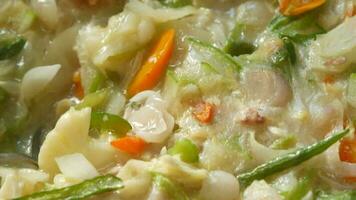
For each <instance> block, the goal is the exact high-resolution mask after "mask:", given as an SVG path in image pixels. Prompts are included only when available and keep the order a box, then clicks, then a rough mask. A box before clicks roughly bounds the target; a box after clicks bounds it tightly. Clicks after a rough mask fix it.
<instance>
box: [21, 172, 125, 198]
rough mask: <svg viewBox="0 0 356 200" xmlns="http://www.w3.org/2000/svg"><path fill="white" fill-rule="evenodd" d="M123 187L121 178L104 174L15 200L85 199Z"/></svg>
mask: <svg viewBox="0 0 356 200" xmlns="http://www.w3.org/2000/svg"><path fill="white" fill-rule="evenodd" d="M123 187H124V185H123V183H122V181H121V179H119V178H117V177H115V176H113V175H106V176H99V177H96V178H93V179H91V180H87V181H84V182H82V183H79V184H77V185H72V186H69V187H64V188H60V189H54V190H49V191H43V192H38V193H34V194H31V195H28V196H24V197H20V198H17V199H15V200H50V199H53V200H54V199H61V200H81V199H87V198H88V197H91V196H94V195H97V194H100V193H104V192H110V191H114V190H118V189H121V188H123Z"/></svg>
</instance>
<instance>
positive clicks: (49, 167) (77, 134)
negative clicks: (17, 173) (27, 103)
mask: <svg viewBox="0 0 356 200" xmlns="http://www.w3.org/2000/svg"><path fill="white" fill-rule="evenodd" d="M90 113H91V109H90V108H85V109H82V110H75V109H74V108H71V109H70V110H69V111H67V112H66V113H64V114H63V115H62V116H61V117H60V119H59V120H58V122H57V124H56V126H55V128H54V129H53V130H52V131H50V132H49V133H48V135H47V137H46V139H45V141H44V142H43V144H42V146H41V149H40V153H39V155H38V164H39V167H40V169H42V170H44V171H45V172H47V173H49V174H50V175H52V176H53V175H55V174H57V173H58V172H59V168H58V166H57V164H56V161H55V158H57V157H60V156H63V155H67V154H73V153H81V154H83V155H84V156H85V157H86V158H87V159H88V160H89V161H90V162H91V163H92V164H93V165H94V167H95V168H96V169H99V170H100V169H102V168H104V167H107V166H108V165H110V164H113V163H115V162H116V161H117V160H118V159H125V158H124V156H123V155H122V154H120V152H119V151H116V150H115V149H114V148H113V147H112V146H111V145H110V144H109V140H110V138H98V139H94V138H91V137H90V136H89V135H88V134H89V125H90V116H91V114H90ZM73 170H74V169H73Z"/></svg>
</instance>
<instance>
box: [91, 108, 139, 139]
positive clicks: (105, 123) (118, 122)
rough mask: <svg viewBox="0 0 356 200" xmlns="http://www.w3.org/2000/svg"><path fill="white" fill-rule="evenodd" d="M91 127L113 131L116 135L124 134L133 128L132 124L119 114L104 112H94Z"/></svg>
mask: <svg viewBox="0 0 356 200" xmlns="http://www.w3.org/2000/svg"><path fill="white" fill-rule="evenodd" d="M90 127H91V128H95V129H99V130H103V131H111V132H113V133H114V134H115V135H118V136H122V135H125V134H126V133H127V132H128V131H130V130H131V129H132V127H131V125H130V124H129V123H128V122H127V121H126V120H125V119H123V118H121V117H120V116H118V115H113V114H109V113H104V112H92V113H91V121H90Z"/></svg>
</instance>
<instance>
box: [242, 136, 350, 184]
mask: <svg viewBox="0 0 356 200" xmlns="http://www.w3.org/2000/svg"><path fill="white" fill-rule="evenodd" d="M348 132H349V129H346V130H343V131H341V132H339V133H336V134H334V135H332V136H330V137H327V138H325V139H323V140H321V141H319V142H316V143H314V144H312V145H310V146H307V147H304V148H301V149H298V150H296V151H295V152H291V153H288V154H286V155H283V156H280V157H277V158H275V159H273V160H271V161H269V162H267V163H265V164H262V165H260V166H258V167H256V168H255V169H253V170H252V171H250V172H247V173H244V174H241V175H239V176H238V177H237V178H238V180H239V182H240V183H241V184H242V185H244V186H247V185H249V184H250V183H251V182H252V181H254V180H260V179H263V178H265V177H267V176H270V175H272V174H275V173H277V172H281V171H283V170H285V169H289V168H291V167H294V166H297V165H299V164H300V163H302V162H304V161H306V160H309V159H310V158H312V157H314V156H316V155H318V154H320V153H322V152H324V151H325V150H326V149H328V148H329V147H330V146H331V145H333V144H334V143H336V142H337V141H338V140H339V139H341V138H342V137H344V136H345V135H346V134H347V133H348Z"/></svg>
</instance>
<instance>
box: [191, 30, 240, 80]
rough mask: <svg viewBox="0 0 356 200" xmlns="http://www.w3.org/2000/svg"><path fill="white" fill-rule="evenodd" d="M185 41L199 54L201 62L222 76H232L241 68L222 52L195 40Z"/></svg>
mask: <svg viewBox="0 0 356 200" xmlns="http://www.w3.org/2000/svg"><path fill="white" fill-rule="evenodd" d="M187 41H188V42H189V43H190V44H191V45H192V46H193V47H194V48H195V49H196V50H198V52H199V53H201V55H199V56H200V57H201V58H200V59H201V62H205V63H208V64H210V65H211V66H213V67H214V68H215V69H216V71H218V72H219V73H220V74H222V75H224V76H234V75H236V74H237V73H238V72H239V71H240V70H241V66H240V65H239V64H238V63H237V62H236V61H235V59H234V58H233V57H231V56H230V55H229V54H227V53H225V52H224V51H223V50H221V49H219V48H217V47H214V46H213V45H210V44H207V43H205V42H202V41H200V40H198V39H195V38H191V37H189V38H187ZM198 59H199V58H198Z"/></svg>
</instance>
